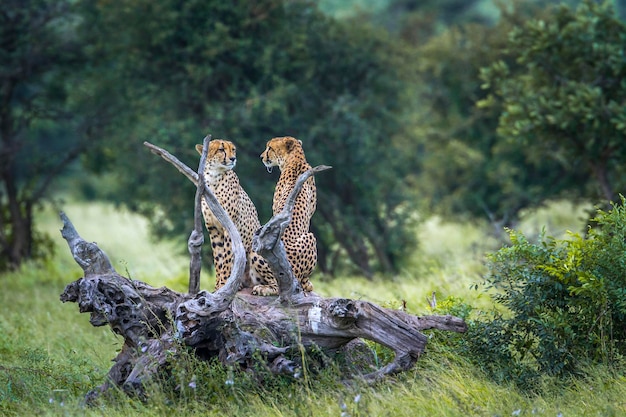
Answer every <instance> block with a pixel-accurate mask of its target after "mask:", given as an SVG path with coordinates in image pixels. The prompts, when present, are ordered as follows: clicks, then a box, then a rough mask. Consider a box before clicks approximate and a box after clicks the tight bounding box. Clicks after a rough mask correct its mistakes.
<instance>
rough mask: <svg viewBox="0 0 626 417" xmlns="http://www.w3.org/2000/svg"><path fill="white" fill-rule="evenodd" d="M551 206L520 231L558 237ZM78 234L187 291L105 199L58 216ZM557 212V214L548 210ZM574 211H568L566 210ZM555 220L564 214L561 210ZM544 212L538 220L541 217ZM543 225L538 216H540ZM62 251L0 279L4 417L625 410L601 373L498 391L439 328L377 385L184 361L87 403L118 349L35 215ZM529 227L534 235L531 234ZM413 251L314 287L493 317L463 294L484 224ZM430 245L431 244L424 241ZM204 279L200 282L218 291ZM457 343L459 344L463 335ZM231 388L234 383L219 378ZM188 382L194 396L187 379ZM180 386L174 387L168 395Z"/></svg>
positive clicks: (170, 251)
mask: <svg viewBox="0 0 626 417" xmlns="http://www.w3.org/2000/svg"><path fill="white" fill-rule="evenodd" d="M566 207H568V206H567V205H566V204H565V203H558V204H556V205H554V206H552V207H549V208H548V209H546V211H540V212H538V213H529V214H528V216H527V217H526V218H525V219H524V221H523V222H522V225H523V227H526V228H528V230H531V229H532V230H535V229H536V226H537V224H538V223H537V222H541V221H544V220H545V223H546V224H547V225H548V227H549V229H550V230H548V232H549V233H551V234H554V235H559V234H560V233H562V232H563V231H564V230H567V229H575V228H578V227H580V222H579V218H580V217H581V216H580V215H579V214H580V211H579V209H578V208H575V207H571V210H569V211H568V210H566V209H565V208H566ZM64 210H65V212H66V213H67V214H68V215H69V216H70V219H71V220H72V221H73V223H74V224H75V226H76V227H77V229H78V231H79V233H80V234H81V235H82V236H83V238H85V239H87V240H91V241H97V242H98V244H99V245H100V246H101V247H102V248H103V249H104V250H105V251H106V252H107V254H108V255H109V256H110V257H111V258H112V261H113V263H114V266H115V267H116V268H117V269H118V270H119V271H120V272H124V271H125V270H128V271H129V272H130V274H131V275H132V277H133V278H135V279H140V280H142V281H145V282H147V283H149V284H150V285H154V286H160V285H168V286H169V287H171V288H173V289H175V290H177V291H184V290H185V288H186V285H187V283H186V279H187V269H188V258H187V257H186V256H184V255H182V254H181V251H180V249H179V248H177V247H175V246H173V245H171V244H164V243H156V242H153V241H152V240H151V239H150V238H149V234H148V227H147V224H146V222H145V221H144V220H142V219H140V218H138V217H136V216H133V215H131V214H130V213H127V212H118V211H116V210H114V209H113V208H112V207H110V206H106V205H102V204H89V205H87V204H78V203H76V204H68V205H66V206H65V207H64ZM551 213H552V214H551ZM568 213H569V214H568ZM555 214H558V216H557V215H555ZM542 216H544V217H542ZM542 218H543V219H544V220H541V219H542ZM38 219H39V220H40V221H41V225H42V227H43V229H45V230H46V231H48V232H50V233H51V234H52V236H53V238H54V241H55V244H56V245H57V246H58V249H57V254H56V256H55V257H54V259H52V260H51V261H48V262H46V263H44V264H35V263H31V264H27V265H25V266H24V267H23V268H22V269H21V270H19V271H17V272H14V273H10V274H3V275H0V285H1V288H2V291H1V292H0V303H1V305H2V308H1V309H0V415H7V416H30V415H33V416H34V415H43V416H57V415H63V416H124V417H128V416H139V415H141V416H144V415H147V416H171V415H178V416H201V415H202V416H207V415H209V416H211V415H237V416H294V415H298V416H309V415H310V416H320V415H323V416H326V415H329V416H331V415H332V416H339V415H342V413H345V414H343V415H345V416H348V415H349V416H370V415H372V416H374V415H376V416H465V415H472V416H496V415H499V416H510V415H520V416H535V415H540V416H558V415H562V416H591V415H599V416H612V415H616V416H617V415H624V413H626V400H625V399H626V378H624V377H623V376H622V375H616V374H614V373H613V372H611V371H609V370H607V369H605V368H603V367H599V366H595V367H589V368H588V370H587V373H586V376H585V377H580V378H578V379H572V380H570V381H561V380H556V379H552V378H548V377H545V378H544V379H542V380H541V382H540V384H539V388H536V389H535V390H534V391H533V392H527V391H523V390H520V389H519V388H518V387H514V386H512V385H508V384H498V383H496V382H494V381H492V380H490V379H488V378H487V377H485V375H484V374H483V373H482V372H481V370H480V366H478V367H477V366H475V365H473V364H471V363H470V362H469V361H468V360H466V359H465V358H463V357H459V356H457V355H456V354H455V353H454V351H452V350H451V349H450V348H448V347H447V346H448V345H447V344H446V343H445V339H446V338H445V337H444V336H441V335H442V333H437V332H433V333H430V334H431V335H432V339H431V341H430V343H429V346H428V349H427V351H426V353H425V354H424V355H423V356H422V358H420V360H419V361H418V362H417V365H416V367H415V369H413V370H411V371H410V372H406V373H404V374H402V375H399V376H397V377H395V378H389V379H388V380H386V381H384V382H382V383H380V384H377V385H375V386H373V387H365V386H359V384H358V383H357V384H356V385H354V386H345V385H343V384H341V383H340V382H339V381H338V379H337V377H336V373H335V372H334V370H332V369H326V370H323V371H322V372H321V373H320V374H317V375H309V377H308V378H307V379H306V380H298V381H290V380H287V379H283V378H273V379H269V380H266V381H265V383H264V384H262V385H258V384H257V383H256V382H255V381H253V380H251V378H250V377H249V376H247V375H245V374H236V373H232V371H229V370H228V369H225V368H223V367H221V366H217V365H210V364H206V363H199V362H197V361H196V360H195V359H194V358H192V357H189V358H186V359H185V358H183V360H181V362H180V363H179V364H177V365H176V367H175V369H174V372H173V375H172V377H171V380H170V381H164V382H163V383H162V384H160V385H157V386H155V387H153V388H151V389H150V390H149V393H150V399H149V401H147V402H145V403H142V402H139V401H137V400H134V399H131V398H128V397H126V396H124V395H122V394H120V393H116V392H112V393H111V396H110V397H108V398H105V399H103V400H102V401H100V402H99V403H98V404H97V406H96V407H93V408H85V407H84V405H83V404H82V399H83V396H84V394H85V393H86V392H87V391H89V390H90V389H92V388H94V387H96V386H97V385H99V384H101V383H102V382H103V380H104V378H105V376H106V373H107V371H108V369H109V368H110V366H111V362H110V361H111V359H112V358H114V357H115V355H116V352H117V350H118V349H120V346H121V343H122V340H121V339H120V338H119V337H118V336H116V335H114V334H113V333H112V332H111V331H110V330H109V328H108V327H100V328H94V327H92V326H91V325H90V324H89V322H88V315H86V314H79V312H78V308H77V306H76V304H73V303H69V304H63V303H61V302H60V301H59V294H60V293H61V292H62V291H63V288H64V286H65V285H66V284H68V283H70V282H71V281H73V280H75V279H77V278H78V277H80V276H81V270H80V268H78V266H77V265H76V264H75V263H74V261H73V260H72V258H71V256H70V254H69V251H68V250H67V246H66V244H65V242H64V241H63V239H61V237H60V233H59V232H58V230H59V229H60V227H61V224H60V221H59V220H58V218H57V214H56V213H55V212H53V211H52V210H47V211H45V212H43V213H40V214H39V215H38ZM531 232H532V231H531ZM419 238H420V241H421V242H422V245H421V249H420V250H419V251H417V252H416V254H415V257H414V260H413V261H412V262H411V263H410V265H409V266H407V268H406V270H404V271H402V272H401V273H400V274H399V275H398V276H396V277H393V279H388V280H383V279H381V278H378V279H375V280H373V281H369V280H366V279H363V278H360V277H341V278H337V279H333V280H321V277H316V278H318V279H315V278H314V283H315V285H316V290H317V291H318V292H319V293H321V294H323V295H326V296H343V297H350V298H362V299H366V300H369V301H373V302H376V303H379V304H381V305H385V306H388V307H394V308H395V307H399V306H400V305H401V303H402V300H404V301H406V304H407V308H408V310H409V311H410V312H412V313H415V314H426V313H429V312H430V310H429V307H428V304H427V302H426V297H427V296H428V295H430V294H431V292H432V291H436V292H437V297H438V299H439V300H443V299H444V298H446V297H449V296H452V297H457V298H462V299H464V300H465V301H466V302H469V303H470V304H472V305H477V306H480V307H481V308H487V307H488V306H489V305H490V300H489V298H488V297H487V296H485V295H484V294H483V293H482V292H481V291H476V290H470V286H472V285H473V284H475V283H477V282H480V281H481V274H482V273H483V272H484V271H483V265H482V260H483V255H484V253H485V252H486V251H490V250H493V249H494V247H496V246H497V244H498V243H497V242H496V241H494V240H493V239H491V238H489V237H487V236H485V235H484V234H483V233H482V232H481V228H480V227H477V226H472V225H468V224H449V223H444V222H442V221H440V220H438V219H431V220H429V221H428V222H426V223H425V224H424V225H423V226H422V227H421V228H420V231H419ZM424 242H426V243H424ZM212 279H213V278H212V277H211V274H205V276H203V281H202V287H203V288H207V289H210V288H211V287H212V285H213V282H212ZM458 337H463V336H458ZM228 380H232V381H233V382H234V383H233V384H232V385H230V384H227V383H226V381H228ZM191 381H195V384H196V388H191V387H190V386H189V383H190V382H191ZM176 386H179V387H182V388H181V389H179V390H176V389H175V388H174V387H176Z"/></svg>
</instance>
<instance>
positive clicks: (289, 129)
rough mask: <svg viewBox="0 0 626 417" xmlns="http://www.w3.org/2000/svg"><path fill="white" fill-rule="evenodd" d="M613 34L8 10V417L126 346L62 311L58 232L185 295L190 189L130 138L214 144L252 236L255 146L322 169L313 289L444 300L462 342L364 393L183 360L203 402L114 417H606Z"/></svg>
mask: <svg viewBox="0 0 626 417" xmlns="http://www.w3.org/2000/svg"><path fill="white" fill-rule="evenodd" d="M625 18H626V1H624V0H615V1H608V2H599V1H590V0H581V1H574V0H572V1H539V0H508V1H507V0H502V1H495V0H494V1H492V0H437V1H434V0H419V1H418V0H375V1H374V0H369V1H368V0H351V1H348V0H341V1H339V0H320V1H318V2H316V1H306V0H258V1H252V0H251V1H245V2H224V1H217V0H188V1H185V2H180V1H174V0H161V1H147V0H98V1H87V0H54V1H52V0H31V1H21V0H5V1H4V2H3V4H2V7H1V8H0V286H1V288H2V291H1V292H0V301H1V304H2V305H5V306H11V308H10V309H4V310H3V311H2V314H0V355H1V358H2V361H0V371H1V372H0V411H1V412H7V413H9V414H7V415H26V414H28V413H31V411H32V409H33V407H34V408H35V409H37V410H38V412H41V415H57V411H58V412H61V411H63V412H64V413H65V415H84V413H85V412H86V411H85V409H83V408H81V407H80V401H81V398H82V395H83V394H84V393H85V392H86V391H87V390H88V389H91V388H93V387H94V386H95V385H96V384H97V382H101V381H102V378H103V377H104V374H105V371H104V370H105V369H106V368H108V367H109V366H110V364H109V360H110V358H111V357H113V356H114V353H115V350H116V349H117V348H119V346H118V345H119V340H118V341H117V342H113V343H111V342H110V341H109V340H110V338H111V335H110V334H109V333H108V332H107V331H100V332H96V331H94V329H93V328H92V327H91V326H90V325H89V324H88V323H86V320H85V321H80V320H76V319H75V317H76V312H75V307H73V306H66V305H61V304H60V303H59V302H58V296H57V294H59V293H60V291H61V289H62V287H63V285H65V284H67V282H68V279H69V278H68V271H72V270H74V269H76V268H77V267H76V265H75V264H74V263H73V262H72V260H71V258H70V256H69V254H64V255H66V256H54V257H53V256H51V255H52V254H53V251H54V250H55V249H56V250H64V249H62V246H63V245H64V242H63V241H62V240H61V239H60V237H59V235H58V229H59V227H60V225H59V222H58V220H57V219H56V213H55V212H56V211H58V210H59V209H64V210H66V211H68V213H69V214H70V218H72V220H73V221H74V223H75V224H76V226H77V229H78V230H79V232H80V233H81V234H82V235H83V236H84V237H85V239H87V240H91V239H98V243H99V245H100V246H101V247H102V248H103V249H104V250H105V251H107V253H108V254H109V255H110V256H111V257H112V259H113V261H114V263H115V265H116V267H117V268H118V270H120V271H121V272H122V273H124V274H125V275H127V276H129V277H132V278H137V279H142V280H145V281H147V282H149V283H150V284H151V285H153V284H154V285H167V286H168V287H170V288H173V289H175V290H178V291H184V290H185V288H186V280H187V266H188V265H187V257H186V256H185V252H184V251H185V248H186V244H185V243H184V242H185V240H186V238H187V236H188V234H189V231H190V230H191V227H192V221H193V220H192V219H193V213H192V201H193V196H194V193H195V188H194V187H193V186H192V185H191V184H190V183H189V182H188V181H187V180H186V179H185V178H184V177H183V176H182V175H180V174H179V173H178V172H176V171H175V170H174V169H173V168H171V167H169V166H168V165H167V164H166V163H165V162H163V161H161V159H160V158H158V157H156V156H154V155H152V154H150V153H149V152H148V151H147V150H146V149H145V148H144V147H143V145H142V143H143V142H144V141H146V140H147V141H150V142H152V143H154V144H156V145H159V146H162V147H165V148H166V149H168V150H169V151H171V152H172V153H174V154H175V155H177V156H178V157H179V158H180V159H181V160H183V162H185V163H187V164H188V165H189V166H190V167H192V168H193V167H195V166H196V164H197V161H198V155H197V153H196V152H195V150H194V145H195V144H196V143H199V142H201V140H202V138H203V137H204V136H205V135H206V134H211V135H213V137H214V138H226V139H230V140H232V141H234V142H235V143H236V144H237V146H238V150H239V152H238V156H239V161H238V164H237V168H236V170H237V173H238V174H239V177H240V180H241V183H242V185H243V186H244V188H245V189H246V190H247V192H248V193H249V194H250V196H251V198H252V200H253V201H254V202H255V203H256V206H257V208H258V210H259V213H260V216H261V221H262V222H265V221H267V220H268V219H269V217H270V215H271V199H272V193H273V188H274V184H275V182H276V180H277V176H278V174H277V173H276V172H275V173H273V174H268V173H267V172H266V171H265V169H264V167H263V165H262V164H261V161H260V159H259V154H260V153H261V152H262V151H263V149H264V147H265V143H266V141H267V140H268V139H270V138H271V137H274V136H280V135H292V136H295V137H297V138H299V139H301V140H302V141H303V143H304V148H305V151H306V155H307V158H308V160H309V162H310V163H311V164H312V165H318V164H328V165H332V166H333V169H332V170H331V171H329V172H325V173H323V174H321V175H319V176H318V178H317V183H318V190H319V191H318V209H317V213H316V214H315V216H314V217H313V223H312V228H313V231H314V233H315V234H316V236H317V238H318V251H319V260H320V261H319V265H318V269H317V272H316V274H317V275H316V276H315V277H314V280H316V281H317V282H320V285H316V291H319V292H320V294H322V295H324V296H341V297H350V298H366V299H369V300H372V301H373V302H376V303H378V304H381V305H383V306H385V307H390V308H399V307H400V306H403V307H404V306H406V308H407V311H409V312H410V313H413V314H431V313H432V310H431V309H430V307H428V304H427V303H426V301H425V300H426V297H427V296H430V294H431V293H432V291H435V290H436V291H437V297H438V299H439V304H438V306H437V308H436V311H435V312H436V313H441V314H448V313H450V314H455V315H458V316H461V317H463V318H464V319H465V320H466V321H467V322H468V325H469V331H468V333H467V334H466V335H462V336H461V335H442V334H438V333H435V332H433V333H430V334H429V337H430V340H431V341H430V343H429V352H433V353H434V354H433V355H429V354H427V355H424V358H420V361H418V366H417V368H416V370H415V371H412V372H409V373H407V374H406V375H402V376H401V377H399V380H400V381H401V382H402V384H393V383H390V384H387V385H383V387H382V388H381V387H378V388H377V389H372V390H368V389H366V388H364V387H353V388H347V387H345V386H343V385H341V384H339V383H338V382H337V381H338V377H337V378H336V375H334V374H331V375H322V376H318V378H317V381H315V382H314V381H297V382H294V381H290V382H289V383H287V382H286V381H284V380H277V381H272V382H271V384H269V385H268V386H267V387H259V386H258V385H257V384H255V383H254V381H248V380H246V378H245V376H243V377H242V376H240V375H238V376H237V378H238V379H237V383H236V385H235V386H226V385H224V384H221V382H220V381H222V380H223V379H224V378H228V379H230V378H231V376H228V377H226V376H225V375H226V373H228V372H230V371H229V370H227V369H221V368H215V367H212V368H211V367H207V366H206V364H199V363H197V362H195V361H194V360H193V358H187V359H188V361H189V362H185V361H184V360H183V361H181V362H179V363H177V364H175V365H174V367H173V373H172V375H173V378H174V379H176V378H179V379H180V381H184V379H185V378H188V377H189V375H190V374H191V373H194V372H195V373H194V374H193V375H194V378H196V377H197V380H198V381H199V383H198V384H197V386H198V387H204V388H203V389H202V390H200V389H198V390H195V388H194V390H191V391H190V390H186V388H185V389H182V391H181V390H180V389H178V388H176V389H175V390H173V391H172V392H169V391H167V390H163V389H162V388H163V387H161V388H156V389H155V392H154V399H155V401H153V402H152V403H151V405H145V404H139V403H138V402H135V401H132V400H130V399H127V398H116V399H115V401H117V402H116V404H117V405H116V406H115V407H113V406H112V404H113V402H112V403H111V404H109V406H111V407H110V408H109V409H107V415H109V414H108V412H109V411H112V414H110V415H124V416H127V415H135V414H137V415H139V414H141V415H145V414H144V412H148V414H151V415H171V414H172V412H173V411H172V410H173V409H175V410H176V412H178V411H181V410H182V411H184V410H187V411H189V413H188V414H190V415H199V414H202V415H205V413H206V410H207V409H210V410H212V412H215V413H216V414H218V415H220V414H221V415H231V414H232V415H235V414H236V415H277V414H280V413H281V412H282V413H284V415H292V414H298V415H300V414H301V413H302V412H303V409H306V410H308V411H309V412H310V413H312V412H311V411H310V410H318V411H319V413H321V414H324V413H325V412H326V413H329V412H332V413H333V415H336V414H338V413H342V412H345V413H346V414H345V415H368V414H370V415H379V414H380V415H382V414H383V413H393V415H411V416H413V415H434V414H437V413H439V414H442V415H443V414H446V413H447V414H446V415H530V414H533V415H534V414H540V415H543V414H545V415H559V414H561V415H596V414H598V415H620V414H623V413H624V412H626V403H624V400H623V399H624V398H625V395H626V379H625V378H624V376H623V374H624V372H623V370H624V369H625V368H624V359H623V358H624V355H626V332H624V329H626V325H625V323H626V290H624V288H626V258H625V257H624V252H626V204H625V203H626V202H625V201H624V199H623V197H622V196H621V195H623V194H624V191H625V188H626V172H625V169H626V168H625V167H626V137H625V135H626V58H625V53H624V47H625V45H626V27H625V25H624V19H625ZM113 207H115V208H117V210H114V209H113ZM513 229H515V230H513ZM568 229H569V230H571V231H572V232H571V233H565V231H566V230H568ZM149 236H152V237H157V238H159V239H160V241H159V242H150V241H149ZM179 248H180V249H179ZM486 252H491V253H490V254H488V255H487V256H486V257H485V253H486ZM205 258H206V259H210V257H209V256H207V257H205ZM120 264H121V267H120ZM206 270H207V268H205V273H206ZM334 278H337V279H334ZM209 279H210V277H209ZM481 281H482V282H481ZM205 282H206V281H205ZM203 286H204V287H205V288H210V285H209V284H206V283H205V284H203ZM478 288H480V289H482V290H483V291H474V289H478ZM33 300H36V302H33ZM68 326H70V327H68ZM68 329H69V331H70V333H71V337H68V336H70V335H68ZM95 346H97V348H96V347H95ZM374 348H375V349H377V353H378V354H379V355H380V358H381V360H382V359H384V358H385V355H387V356H388V355H389V352H385V351H384V349H381V348H380V346H378V347H374ZM187 366H188V367H189V369H188V368H187ZM179 368H180V369H179ZM328 372H332V370H329V371H328ZM222 373H223V374H224V375H222ZM220 378H221V379H220ZM242 381H243V382H242ZM292 383H293V385H292ZM181 384H182V385H181V386H182V387H183V388H184V387H185V384H184V383H182V382H181ZM218 385H219V386H218ZM164 386H165V387H167V384H165V385H164ZM179 388H180V387H179ZM174 391H175V392H174ZM181 393H182V396H181ZM361 393H362V394H363V397H362V398H363V400H358V399H360V398H361ZM381 393H382V394H381ZM170 394H171V395H170ZM338 396H339V397H341V398H340V399H338ZM58 397H63V398H65V400H66V401H67V403H70V402H71V403H72V404H73V405H75V406H76V407H75V408H73V409H72V411H71V412H70V411H69V410H68V409H67V408H66V409H62V407H63V401H61V400H60V399H59V398H58ZM346 398H347V399H346ZM351 398H353V399H354V400H352V399H351ZM115 401H114V402H115ZM55 407H56V408H55ZM425 407H426V408H425ZM427 407H431V409H428V408H427ZM103 409H104V408H103ZM59 410H61V411H59ZM277 410H279V411H277ZM329 410H331V411H329ZM390 410H393V411H390ZM442 410H445V412H442ZM531 411H532V412H531ZM102 412H103V411H101V410H100V409H96V410H95V411H93V413H94V415H101V413H102ZM359 413H360V414H359ZM420 413H421V414H420ZM524 413H525V414H524ZM562 413H563V414H562Z"/></svg>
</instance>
